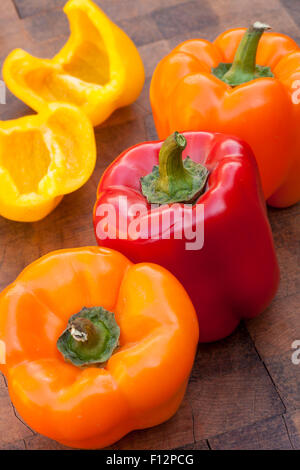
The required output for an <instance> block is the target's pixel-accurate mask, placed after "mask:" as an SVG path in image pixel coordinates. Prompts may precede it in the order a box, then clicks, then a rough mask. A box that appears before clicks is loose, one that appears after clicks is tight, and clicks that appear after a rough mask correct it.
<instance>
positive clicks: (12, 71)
mask: <svg viewBox="0 0 300 470" xmlns="http://www.w3.org/2000/svg"><path fill="white" fill-rule="evenodd" d="M64 12H65V13H66V15H67V16H68V20H69V23H70V31H71V34H70V37H69V39H68V41H67V42H66V44H65V45H64V46H63V48H62V49H61V50H60V51H59V52H58V53H57V54H56V55H55V57H53V58H52V59H40V58H37V57H33V56H32V55H31V54H29V53H28V52H26V51H24V50H22V49H15V50H14V51H12V52H11V53H10V54H9V56H8V57H7V58H6V60H5V62H4V65H3V77H4V81H5V83H6V84H7V86H8V88H9V89H10V90H11V91H12V93H14V94H15V95H16V96H17V97H18V98H20V99H21V100H22V101H24V103H26V104H27V105H28V106H30V107H31V108H33V109H34V110H35V111H41V110H42V109H43V107H44V105H45V104H46V103H49V102H52V101H58V102H63V103H65V102H67V103H71V104H75V105H77V106H79V107H80V108H81V109H82V110H83V111H84V112H85V113H86V115H87V116H88V117H89V118H90V119H91V121H92V123H93V125H95V126H96V125H97V124H100V123H101V122H103V121H104V120H105V119H107V118H108V117H109V116H110V114H111V113H112V112H113V111H114V110H115V109H117V108H119V107H122V106H127V105H129V104H131V103H133V102H134V101H135V100H136V99H137V97H138V96H139V94H140V92H141V90H142V88H143V85H144V81H145V74H144V66H143V63H142V60H141V58H140V55H139V52H138V50H137V48H136V47H135V45H134V44H133V42H132V41H131V39H130V38H129V37H128V36H127V35H126V34H125V33H124V31H122V30H121V29H120V28H119V27H118V26H117V25H116V24H114V23H113V22H112V21H111V20H110V19H109V18H108V17H107V16H106V15H105V13H104V12H103V11H102V10H101V9H100V8H99V7H98V6H97V5H95V3H93V2H92V1H90V0H69V1H68V2H67V3H66V5H65V6H64Z"/></svg>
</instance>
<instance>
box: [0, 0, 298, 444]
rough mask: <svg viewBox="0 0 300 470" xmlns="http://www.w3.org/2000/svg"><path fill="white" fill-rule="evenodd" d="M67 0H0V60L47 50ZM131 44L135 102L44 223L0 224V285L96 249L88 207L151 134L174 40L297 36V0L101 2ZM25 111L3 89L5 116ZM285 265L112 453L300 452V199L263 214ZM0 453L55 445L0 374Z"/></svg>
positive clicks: (57, 38) (62, 29)
mask: <svg viewBox="0 0 300 470" xmlns="http://www.w3.org/2000/svg"><path fill="white" fill-rule="evenodd" d="M64 3H65V2H64V0H1V2H0V57H1V62H3V59H4V58H5V56H6V55H7V53H8V52H9V51H10V50H11V49H13V48H15V47H23V48H25V49H26V50H28V51H29V52H31V53H33V54H36V55H40V56H45V57H51V56H52V55H54V53H55V52H56V51H58V50H59V48H60V47H61V46H62V45H63V44H64V42H65V40H66V38H67V36H68V24H67V20H66V17H65V15H64V14H63V12H62V10H61V7H62V6H63V4H64ZM96 3H98V4H99V5H100V6H101V7H102V8H103V9H104V11H105V12H106V13H107V14H108V15H109V16H110V17H111V18H112V19H113V20H114V21H116V22H117V23H118V24H119V25H120V26H121V27H122V28H123V29H124V30H125V31H127V32H128V34H129V35H130V36H131V37H132V39H133V40H134V41H135V42H136V44H137V46H138V48H139V51H140V53H141V56H142V58H143V60H144V63H145V68H146V75H147V80H146V85H145V87H144V90H143V93H142V95H141V96H140V98H139V99H138V101H137V102H136V103H135V104H133V105H132V106H130V107H127V108H124V109H121V110H119V111H117V112H116V113H114V115H113V116H111V118H110V119H109V120H108V121H107V122H106V123H105V124H103V125H101V126H99V127H97V128H96V129H95V131H96V139H97V147H98V161H97V166H96V169H95V172H94V174H93V176H92V177H91V179H90V180H89V181H88V183H87V184H86V185H85V186H84V187H83V188H82V189H80V190H79V191H76V192H75V193H73V194H70V195H69V196H66V197H65V198H64V199H63V202H62V203H61V204H60V205H59V207H58V208H57V209H56V210H55V211H54V212H53V213H52V214H50V215H49V216H48V217H47V218H46V219H45V220H43V221H41V222H38V223H33V224H31V223H30V224H21V223H15V222H10V221H8V220H5V219H3V218H2V219H1V220H0V237H1V245H0V288H1V289H2V288H4V287H5V286H6V285H7V284H8V283H9V282H11V281H13V280H14V279H15V277H16V276H17V275H18V273H19V272H20V271H21V270H22V269H23V268H24V267H25V266H26V265H27V264H28V263H31V262H32V261H34V260H35V259H36V258H38V257H40V256H41V255H43V254H45V253H47V252H49V251H51V250H54V249H59V248H65V247H75V246H84V245H89V244H92V245H94V244H95V239H94V235H93V228H92V218H91V212H92V207H93V204H94V199H95V191H96V186H97V183H98V181H99V178H100V176H101V174H102V172H103V170H104V169H105V167H106V166H107V165H108V164H109V163H110V162H111V161H112V160H113V159H114V158H115V157H116V156H117V155H118V154H119V153H120V152H121V151H122V150H124V149H125V148H126V147H129V146H131V145H133V144H136V143H138V142H141V141H144V140H151V139H155V138H156V132H155V129H154V124H153V120H152V116H151V110H150V105H149V100H148V89H149V83H150V77H151V74H152V72H153V69H154V67H155V65H156V64H157V62H158V61H159V59H161V58H162V57H163V56H164V55H165V54H166V53H168V52H169V51H170V50H171V48H173V47H174V46H175V45H176V44H178V43H179V42H181V41H183V40H185V39H188V38H192V37H204V38H207V39H213V38H214V37H215V36H217V34H218V33H220V32H221V31H223V30H224V29H227V28H231V27H235V26H247V25H248V24H249V23H250V22H253V21H254V20H261V21H263V22H267V23H269V24H271V25H272V26H273V29H274V30H277V31H281V32H283V33H286V34H289V35H291V36H292V37H293V38H294V39H295V40H298V42H300V1H298V0H281V1H280V0H268V1H267V2H265V1H263V0H243V1H241V0H199V1H181V0H98V1H97V2H96ZM28 113H30V110H29V108H27V107H26V106H25V105H24V104H23V103H21V102H20V101H18V100H17V99H16V98H15V97H14V96H13V95H11V94H10V93H9V92H7V104H6V105H3V104H1V105H0V117H1V119H11V118H16V117H19V116H22V115H24V114H28ZM269 216H270V220H271V224H272V228H273V231H274V238H275V244H276V249H277V254H278V258H279V263H280V268H281V284H280V288H279V291H278V294H277V296H276V298H275V300H274V301H273V303H272V305H271V306H270V307H269V308H268V310H267V311H266V312H265V313H264V314H263V315H262V316H261V317H259V318H257V319H255V320H253V321H251V322H249V323H247V324H246V325H245V324H243V325H241V326H240V327H239V328H238V330H237V331H236V332H235V333H234V334H233V335H232V336H231V337H229V338H227V339H226V340H224V341H221V342H219V343H215V344H211V345H205V346H203V345H202V346H200V347H199V350H198V354H197V358H196V362H195V366H194V369H193V373H192V376H191V380H190V386H189V388H188V391H187V394H186V397H185V399H184V402H183V404H182V406H181V408H180V410H179V411H178V413H177V414H176V416H174V417H173V418H172V419H171V420H170V421H169V422H167V423H165V424H163V425H161V426H157V427H155V428H152V429H148V430H145V431H139V432H133V433H131V434H130V435H128V436H127V437H125V438H124V439H122V440H121V441H120V442H118V443H117V444H116V445H115V446H114V448H115V449H173V448H179V447H180V448H182V447H184V448H187V449H300V365H298V366H297V365H294V364H293V363H292V361H291V355H292V352H293V351H292V343H293V341H294V340H297V339H298V340H300V311H299V310H300V309H299V305H300V301H299V300H300V295H299V291H300V289H299V280H300V276H299V264H300V263H299V254H300V252H299V228H300V223H299V222H300V205H299V204H298V205H296V206H294V207H292V208H289V209H286V210H274V209H272V210H269ZM0 448H4V449H61V448H63V447H62V446H60V445H59V444H57V443H55V442H53V441H51V440H49V439H47V438H45V437H42V436H40V435H37V434H36V433H34V432H33V431H32V430H31V429H29V427H28V426H26V424H25V423H23V422H22V420H21V419H20V417H19V416H18V414H17V412H16V411H15V409H14V407H13V406H12V404H11V402H10V399H9V395H8V391H7V387H6V383H5V380H4V378H3V377H2V376H1V375H0Z"/></svg>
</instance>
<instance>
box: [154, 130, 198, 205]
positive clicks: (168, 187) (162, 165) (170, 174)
mask: <svg viewBox="0 0 300 470" xmlns="http://www.w3.org/2000/svg"><path fill="white" fill-rule="evenodd" d="M185 147H186V139H185V137H184V136H183V135H182V134H179V133H178V132H174V133H173V134H171V135H170V136H169V137H168V138H167V139H166V140H165V141H164V143H163V144H162V146H161V149H160V152H159V179H158V180H157V184H156V187H157V189H158V190H161V191H163V192H165V193H167V194H169V195H170V196H172V194H173V193H175V192H177V191H178V189H191V188H192V187H193V178H192V176H191V175H190V173H189V172H188V171H187V170H186V169H185V168H184V166H183V162H182V152H183V150H184V149H185Z"/></svg>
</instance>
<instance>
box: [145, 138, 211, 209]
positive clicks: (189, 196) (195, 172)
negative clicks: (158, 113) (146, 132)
mask: <svg viewBox="0 0 300 470" xmlns="http://www.w3.org/2000/svg"><path fill="white" fill-rule="evenodd" d="M186 144H187V142H186V138H185V137H184V135H182V134H179V132H174V133H173V134H171V135H169V137H168V138H167V139H166V140H165V141H164V143H163V144H162V146H161V148H160V152H159V166H155V167H153V170H152V172H151V173H149V174H148V175H146V176H143V177H142V178H141V186H142V193H143V195H144V196H145V197H146V198H147V200H148V202H149V203H150V204H172V203H175V202H183V203H193V202H195V200H196V199H197V198H198V197H199V196H200V194H202V192H203V191H204V187H205V184H206V180H207V177H208V170H207V168H205V166H203V165H201V164H200V163H196V162H194V161H193V160H191V159H190V158H189V157H186V158H185V159H184V160H182V152H183V150H184V149H185V147H186Z"/></svg>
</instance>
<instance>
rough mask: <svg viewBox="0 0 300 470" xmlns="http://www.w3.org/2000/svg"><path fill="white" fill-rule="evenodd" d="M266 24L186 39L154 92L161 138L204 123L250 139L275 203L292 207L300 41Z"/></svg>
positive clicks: (299, 146) (299, 165) (297, 189)
mask: <svg viewBox="0 0 300 470" xmlns="http://www.w3.org/2000/svg"><path fill="white" fill-rule="evenodd" d="M266 29H269V27H268V26H267V25H263V24H261V23H258V22H257V23H255V24H254V25H253V26H252V27H250V28H249V29H248V30H246V29H245V28H239V29H232V30H229V31H226V32H224V33H222V34H221V35H220V36H218V37H217V39H216V40H215V41H214V42H213V43H210V42H208V41H206V40H203V39H193V40H190V41H186V42H183V43H182V44H180V45H179V46H177V47H176V48H175V49H174V50H173V51H172V52H171V53H170V54H169V55H167V56H166V57H165V58H164V59H162V61H161V62H160V63H159V64H158V66H157V68H156V70H155V72H154V75H153V78H152V82H151V87H150V100H151V105H152V110H153V114H154V120H155V124H156V128H157V132H158V135H159V137H160V139H165V138H166V137H167V136H168V135H169V134H171V133H172V132H174V131H188V130H189V131H191V130H195V131H196V130H201V131H210V132H222V133H225V134H232V135H235V136H237V137H240V138H241V139H243V140H245V141H246V142H247V143H248V144H250V146H251V147H252V150H253V151H254V154H255V156H256V159H257V163H258V167H259V170H260V175H261V179H262V185H263V190H264V194H265V198H266V199H267V200H268V203H269V204H271V205H273V206H276V207H286V206H289V205H291V204H294V203H296V202H297V201H298V200H299V199H300V185H299V178H300V133H299V126H300V106H299V105H298V104H297V101H296V100H294V98H293V97H294V96H295V83H297V82H296V81H297V80H298V81H299V79H300V49H299V47H298V46H297V44H296V43H295V41H293V40H292V39H290V38H289V37H287V36H284V35H282V34H277V33H265V34H263V32H264V31H265V30H266ZM262 34H263V35H262ZM256 64H259V65H256ZM298 86H299V85H298Z"/></svg>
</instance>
